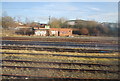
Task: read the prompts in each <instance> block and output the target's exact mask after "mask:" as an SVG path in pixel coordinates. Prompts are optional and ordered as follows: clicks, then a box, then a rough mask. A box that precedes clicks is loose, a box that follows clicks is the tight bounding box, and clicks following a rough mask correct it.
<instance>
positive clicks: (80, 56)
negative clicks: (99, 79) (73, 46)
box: [0, 52, 120, 59]
mask: <svg viewBox="0 0 120 81" xmlns="http://www.w3.org/2000/svg"><path fill="white" fill-rule="evenodd" d="M0 53H1V54H21V55H52V56H63V57H79V58H107V59H108V58H109V59H119V58H120V57H105V56H104V57H103V56H84V55H61V54H43V53H13V52H9V53H8V52H0Z"/></svg>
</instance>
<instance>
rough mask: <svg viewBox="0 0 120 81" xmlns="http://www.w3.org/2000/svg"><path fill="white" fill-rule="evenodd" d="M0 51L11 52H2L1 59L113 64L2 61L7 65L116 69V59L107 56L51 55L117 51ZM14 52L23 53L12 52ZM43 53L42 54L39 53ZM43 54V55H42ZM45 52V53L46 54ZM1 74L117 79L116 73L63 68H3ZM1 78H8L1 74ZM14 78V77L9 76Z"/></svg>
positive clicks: (96, 54)
mask: <svg viewBox="0 0 120 81" xmlns="http://www.w3.org/2000/svg"><path fill="white" fill-rule="evenodd" d="M0 52H6V53H11V52H12V53H13V54H2V58H3V60H7V59H8V60H26V61H44V62H68V63H99V64H112V65H114V66H110V67H106V66H100V67H99V66H86V65H63V64H61V65H58V64H44V63H25V62H23V63H19V62H3V65H9V66H27V67H49V68H67V69H89V70H111V71H117V70H118V67H117V66H116V64H118V59H109V58H84V57H80V58H79V57H64V56H53V55H54V54H60V55H83V56H98V57H101V56H105V57H107V56H111V57H117V56H118V53H104V54H103V53H72V52H48V51H34V50H8V49H3V50H0ZM14 53H23V54H22V55H21V54H14ZM24 53H37V54H38V55H27V54H24ZM39 54H43V55H39ZM44 54H45V55H44ZM46 54H47V55H46ZM3 74H15V75H34V76H43V77H75V78H92V79H94V78H97V79H118V74H116V73H99V72H95V73H92V72H86V71H81V72H80V71H63V70H59V71H58V70H47V69H46V70H45V69H28V68H15V69H12V68H3ZM3 78H8V77H5V76H3ZM10 78H16V77H10Z"/></svg>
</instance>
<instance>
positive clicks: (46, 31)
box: [34, 26, 72, 36]
mask: <svg viewBox="0 0 120 81" xmlns="http://www.w3.org/2000/svg"><path fill="white" fill-rule="evenodd" d="M34 32H35V35H37V36H72V29H70V28H49V26H45V27H44V28H40V27H34Z"/></svg>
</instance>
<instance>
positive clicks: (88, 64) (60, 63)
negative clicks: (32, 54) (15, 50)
mask: <svg viewBox="0 0 120 81" xmlns="http://www.w3.org/2000/svg"><path fill="white" fill-rule="evenodd" d="M4 61H5V62H20V63H21V62H25V63H44V64H59V65H62V64H65V65H87V66H99V67H100V66H106V67H110V66H119V65H108V64H95V63H94V64H90V63H67V62H45V61H26V60H1V62H4Z"/></svg>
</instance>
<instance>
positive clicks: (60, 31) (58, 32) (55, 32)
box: [49, 28, 72, 36]
mask: <svg viewBox="0 0 120 81" xmlns="http://www.w3.org/2000/svg"><path fill="white" fill-rule="evenodd" d="M49 33H50V36H72V29H70V28H50V32H49Z"/></svg>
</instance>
